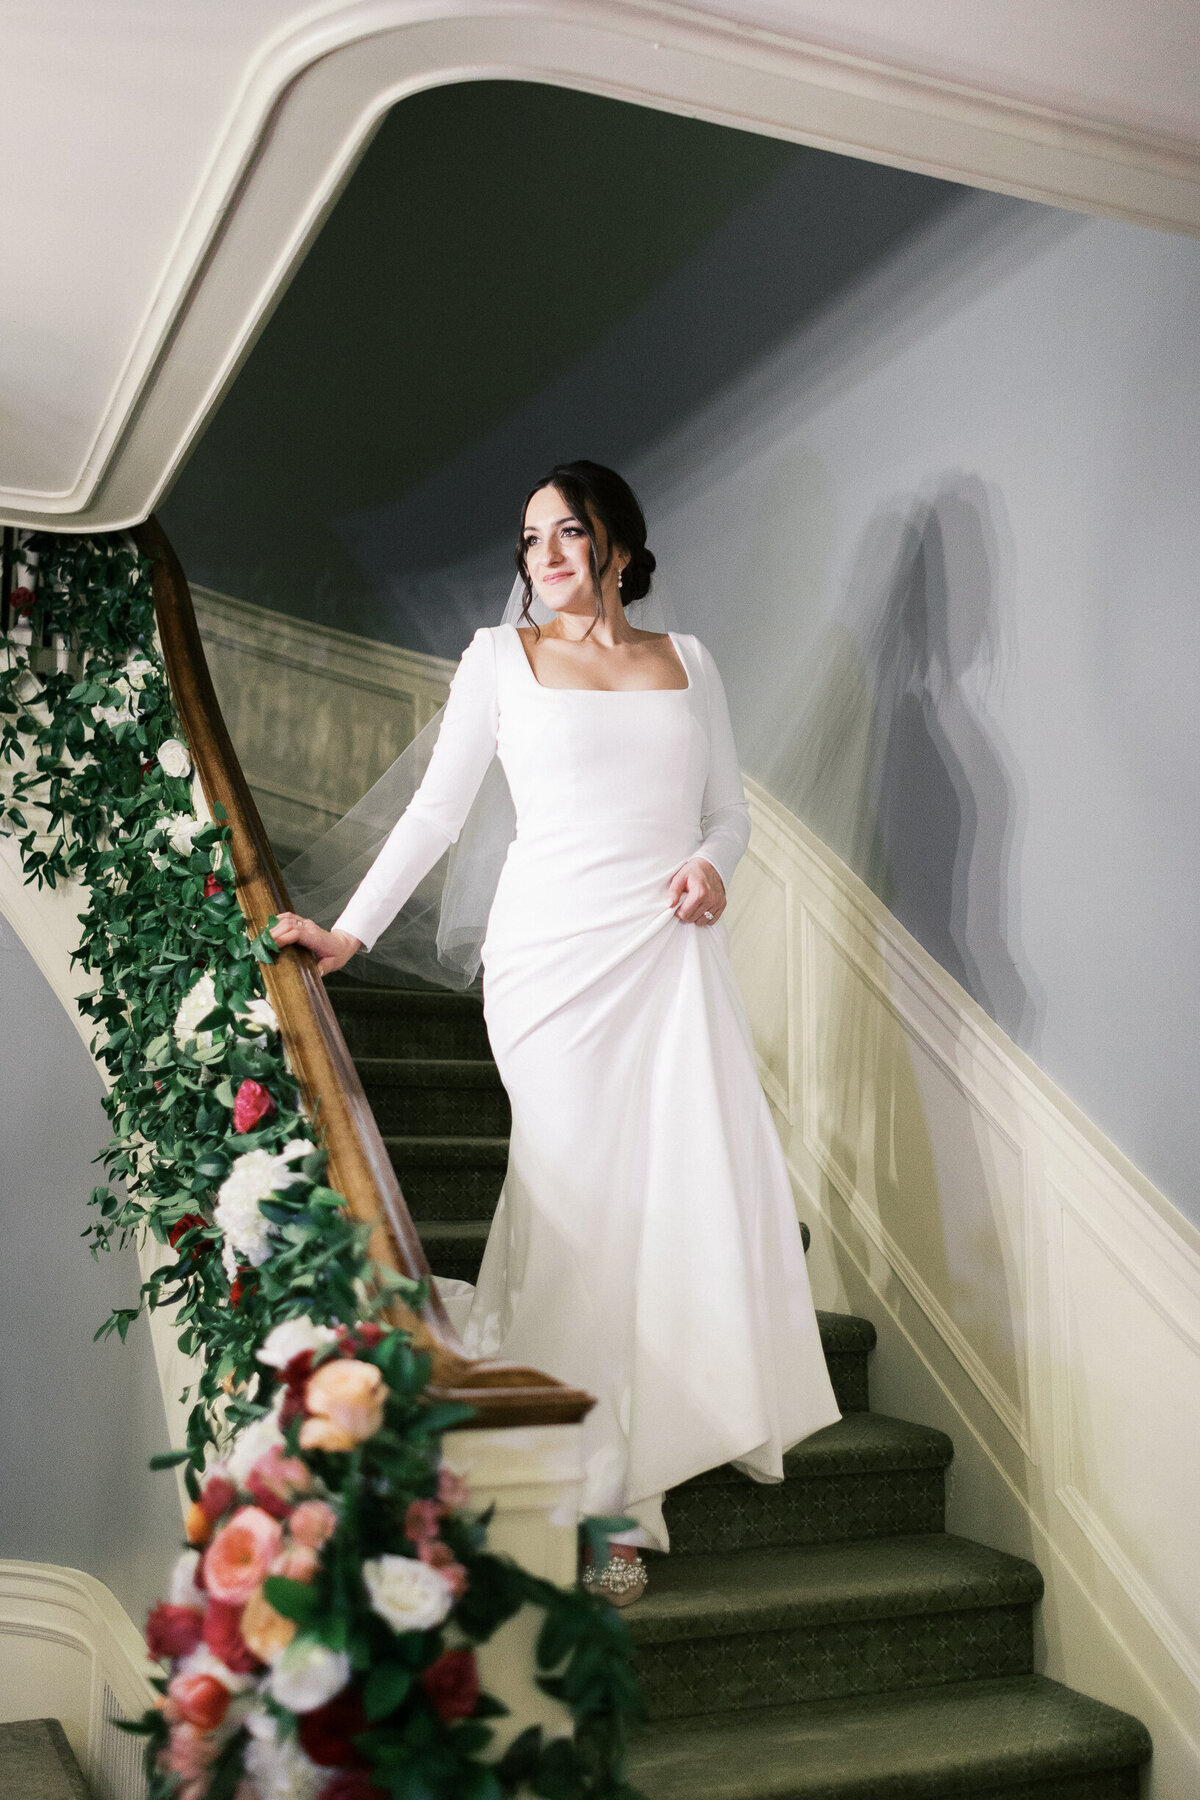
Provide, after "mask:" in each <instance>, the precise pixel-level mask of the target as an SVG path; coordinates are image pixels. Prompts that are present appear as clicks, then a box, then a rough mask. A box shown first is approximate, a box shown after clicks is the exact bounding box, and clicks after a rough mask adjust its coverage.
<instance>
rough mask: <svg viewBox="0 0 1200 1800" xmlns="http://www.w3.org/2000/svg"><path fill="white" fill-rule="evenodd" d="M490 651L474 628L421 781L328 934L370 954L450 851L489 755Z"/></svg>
mask: <svg viewBox="0 0 1200 1800" xmlns="http://www.w3.org/2000/svg"><path fill="white" fill-rule="evenodd" d="M498 727H499V703H498V699H497V686H496V644H495V638H494V635H493V633H492V632H491V631H489V630H486V629H480V630H479V631H477V632H476V633H475V636H474V637H473V638H472V639H471V642H470V643H469V644H468V645H467V648H466V649H465V650H464V651H463V654H462V658H461V660H460V662H459V665H458V668H457V669H456V670H455V672H454V679H453V681H452V682H451V683H450V692H449V695H448V696H447V699H446V708H445V711H444V713H443V714H442V724H441V730H440V731H439V732H438V739H437V743H436V744H435V745H434V749H433V754H432V756H431V757H430V759H429V767H428V768H427V769H426V771H425V777H424V780H423V781H422V782H421V785H420V787H419V788H418V789H417V791H416V793H415V794H414V795H413V797H412V799H411V801H410V802H409V804H408V806H407V807H406V808H405V810H404V812H403V813H402V814H401V816H400V818H399V819H398V820H397V822H396V824H395V825H394V826H393V828H392V830H391V832H390V834H389V835H388V837H387V839H386V841H385V843H384V846H383V848H382V850H381V851H380V852H379V855H378V856H377V857H376V858H375V861H374V862H373V863H372V864H371V867H370V868H369V869H368V871H367V873H366V875H364V877H363V879H362V880H361V881H360V882H359V884H358V886H357V887H356V888H355V890H354V893H353V894H352V895H351V897H350V901H349V904H348V905H347V906H346V908H345V910H344V912H343V913H342V915H341V917H340V918H339V919H338V920H337V921H336V923H335V925H334V930H335V931H348V932H349V933H350V935H351V936H352V937H356V938H358V939H359V940H360V942H361V943H362V944H363V946H364V948H366V949H367V950H370V949H371V948H372V947H373V945H374V943H375V940H376V939H377V938H378V937H379V936H380V934H381V933H382V932H383V931H384V930H386V928H387V926H388V925H390V924H391V922H392V920H393V919H394V918H395V916H396V914H397V913H398V912H399V910H400V908H401V907H402V906H403V905H404V902H405V901H406V900H407V899H408V897H409V895H410V894H411V893H412V892H413V889H414V888H415V887H416V886H417V883H418V882H419V881H421V880H422V879H423V878H424V876H426V875H427V874H428V873H429V871H430V869H432V867H433V865H434V863H435V862H436V861H437V860H438V858H439V856H442V855H444V853H445V852H446V851H447V850H448V849H449V848H450V845H451V844H453V843H454V842H455V841H456V839H457V837H458V834H459V832H460V831H461V830H462V828H463V823H464V821H465V819H466V816H467V814H468V812H469V811H470V810H471V802H472V801H473V800H474V798H475V795H476V794H477V793H478V791H479V785H480V783H481V782H482V780H483V777H484V775H485V774H486V773H487V770H488V766H489V764H490V763H491V760H492V758H493V756H494V755H495V753H496V733H497V730H498Z"/></svg>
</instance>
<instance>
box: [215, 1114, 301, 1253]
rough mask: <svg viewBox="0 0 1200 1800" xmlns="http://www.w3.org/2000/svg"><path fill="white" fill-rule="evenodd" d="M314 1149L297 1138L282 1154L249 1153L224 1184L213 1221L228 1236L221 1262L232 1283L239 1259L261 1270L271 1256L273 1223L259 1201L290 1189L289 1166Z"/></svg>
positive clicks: (244, 1153)
mask: <svg viewBox="0 0 1200 1800" xmlns="http://www.w3.org/2000/svg"><path fill="white" fill-rule="evenodd" d="M311 1149H312V1145H311V1144H310V1143H308V1142H306V1141H305V1140H304V1139H303V1138H297V1139H295V1141H294V1142H293V1143H290V1144H288V1145H287V1146H286V1148H285V1149H283V1150H281V1151H280V1152H279V1154H278V1155H272V1153H271V1152H270V1151H269V1150H246V1151H244V1152H243V1153H242V1155H241V1156H239V1157H238V1158H237V1160H236V1161H235V1163H234V1165H233V1167H232V1169H230V1171H229V1173H228V1175H227V1176H226V1177H225V1179H224V1181H223V1182H222V1183H221V1185H220V1187H219V1188H218V1190H217V1204H216V1207H215V1208H214V1211H213V1219H214V1222H215V1223H216V1225H217V1227H218V1229H219V1230H220V1231H222V1232H223V1233H224V1235H225V1246H224V1249H223V1250H222V1252H221V1261H222V1262H223V1263H224V1265H225V1273H226V1274H227V1275H228V1276H229V1279H230V1280H231V1281H232V1280H233V1279H234V1277H235V1275H236V1274H237V1269H238V1261H239V1259H240V1260H241V1261H242V1262H248V1263H249V1264H250V1265H251V1266H252V1267H253V1268H257V1267H258V1266H259V1264H260V1263H264V1262H266V1260H267V1257H268V1256H269V1255H270V1254H271V1231H272V1226H271V1221H270V1220H269V1219H266V1218H264V1217H263V1214H262V1212H261V1211H260V1210H259V1202H260V1201H261V1200H269V1199H270V1198H271V1197H272V1195H273V1194H275V1193H276V1192H277V1191H278V1190H279V1189H281V1188H284V1187H286V1186H287V1184H288V1173H289V1165H290V1164H291V1163H294V1162H295V1161H296V1159H297V1158H298V1157H301V1156H307V1155H308V1154H309V1152H310V1151H311Z"/></svg>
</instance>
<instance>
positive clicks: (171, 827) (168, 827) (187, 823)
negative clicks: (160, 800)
mask: <svg viewBox="0 0 1200 1800" xmlns="http://www.w3.org/2000/svg"><path fill="white" fill-rule="evenodd" d="M207 825H208V820H207V819H197V818H194V817H193V815H192V814H191V813H164V814H163V815H162V817H161V818H160V819H158V820H156V822H155V826H154V829H155V830H156V831H161V832H162V834H163V835H164V837H165V838H166V840H167V842H168V844H170V846H171V848H172V850H173V851H174V852H175V854H176V856H190V855H191V854H192V839H193V838H194V837H197V836H198V835H199V833H200V832H202V831H204V830H205V829H206V827H207Z"/></svg>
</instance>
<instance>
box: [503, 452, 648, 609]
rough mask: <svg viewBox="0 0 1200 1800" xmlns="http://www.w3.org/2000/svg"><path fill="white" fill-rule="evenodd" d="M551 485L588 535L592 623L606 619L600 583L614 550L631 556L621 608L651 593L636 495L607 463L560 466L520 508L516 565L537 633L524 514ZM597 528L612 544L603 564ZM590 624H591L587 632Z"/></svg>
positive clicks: (523, 603)
mask: <svg viewBox="0 0 1200 1800" xmlns="http://www.w3.org/2000/svg"><path fill="white" fill-rule="evenodd" d="M548 487H552V488H557V489H558V492H559V493H560V494H561V495H562V497H563V499H564V500H565V501H566V503H567V505H568V506H569V507H570V509H571V511H572V513H573V514H574V516H575V517H576V518H577V519H578V520H579V523H580V524H581V525H582V526H583V528H584V530H585V531H586V532H587V534H588V541H589V543H590V545H591V552H590V560H591V565H592V583H593V586H594V587H595V590H596V618H595V619H594V620H593V621H592V625H594V624H596V622H597V621H598V620H600V619H602V618H603V617H604V601H603V599H602V598H601V592H600V582H601V579H602V578H603V576H604V575H606V574H607V573H608V570H609V567H610V566H611V564H612V559H613V552H614V550H624V551H625V552H626V553H627V554H628V557H629V561H628V562H627V563H626V565H625V567H624V569H623V570H622V571H621V604H622V605H623V606H628V605H629V604H630V602H631V601H633V600H641V599H643V598H644V596H645V595H646V594H648V593H649V592H650V578H651V576H652V575H653V574H654V569H655V561H654V552H653V551H652V550H647V548H646V520H645V517H644V515H643V513H642V509H641V506H640V505H639V503H638V497H637V495H636V494H635V493H634V491H633V489H632V488H631V487H630V485H629V483H628V482H627V481H625V480H623V479H622V477H621V476H620V475H618V474H617V472H616V470H615V469H606V468H605V467H604V464H603V463H594V462H586V461H580V462H569V463H558V464H557V465H556V466H555V467H554V468H553V469H551V471H550V473H549V474H548V475H543V476H542V477H541V479H540V480H539V481H535V482H534V484H533V486H532V487H531V488H530V490H529V492H528V493H527V494H526V496H525V504H524V505H523V506H522V508H521V529H520V534H519V536H518V538H517V551H516V562H517V573H518V574H519V575H520V577H521V579H522V581H523V582H524V584H525V592H524V595H523V597H522V601H521V617H522V619H524V620H525V621H526V623H527V624H530V625H533V629H534V630H535V631H537V630H538V629H539V628H538V626H537V625H536V623H535V622H534V620H533V618H532V617H531V615H530V611H529V608H530V606H531V604H532V602H533V582H532V581H531V580H530V578H529V569H528V567H527V566H526V562H525V514H526V512H527V511H528V510H529V502H530V501H531V500H532V499H533V496H534V495H535V494H540V493H541V491H542V489H543V488H548ZM598 524H599V525H602V526H603V527H604V535H605V537H606V538H607V540H608V548H607V550H606V552H605V556H604V561H603V563H602V562H601V561H600V552H599V547H598V546H597V543H596V526H597V525H598ZM592 625H589V626H588V631H589V632H590V631H591V630H592ZM585 635H586V633H585Z"/></svg>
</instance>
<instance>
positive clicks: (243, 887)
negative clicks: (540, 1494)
mask: <svg viewBox="0 0 1200 1800" xmlns="http://www.w3.org/2000/svg"><path fill="white" fill-rule="evenodd" d="M133 537H134V540H135V542H136V544H137V546H138V548H139V550H140V551H141V552H142V554H143V555H144V556H146V557H149V558H150V559H151V560H152V562H153V565H154V573H153V583H154V606H155V613H156V616H157V620H158V634H159V640H160V642H161V645H162V652H163V660H164V661H165V663H166V668H167V676H168V679H169V681H170V684H171V692H172V696H173V698H174V701H175V707H176V710H177V712H178V714H179V718H180V722H181V724H182V726H183V729H184V733H185V735H186V737H187V741H188V745H189V747H190V749H191V753H192V760H193V762H194V764H195V767H196V772H197V774H198V775H199V777H200V785H201V787H202V788H203V790H204V797H205V799H206V800H207V802H208V806H209V810H210V811H211V812H213V813H214V814H216V812H217V809H218V807H220V808H223V809H224V813H225V817H226V820H227V822H228V824H229V827H230V833H231V837H232V840H233V842H232V853H233V864H234V870H235V873H236V876H237V896H238V900H239V902H240V904H241V908H242V911H243V913H244V914H245V916H246V921H247V924H248V925H249V927H250V930H251V931H252V932H254V933H256V934H257V933H258V932H260V931H261V930H262V929H263V928H264V927H265V926H266V924H267V921H268V920H269V919H270V918H271V917H272V915H273V914H276V913H281V912H286V911H288V910H290V907H291V902H290V900H289V899H288V893H287V889H286V887H285V886H284V882H283V876H282V875H281V874H280V872H279V865H278V863H277V862H276V860H275V855H274V852H273V851H272V849H271V845H270V842H269V840H268V838H267V834H266V831H265V830H264V828H263V823H262V820H261V819H260V818H259V814H258V808H257V807H256V806H255V804H254V800H253V798H252V796H251V793H250V789H249V786H248V785H247V782H246V777H245V775H244V773H243V771H242V766H241V763H240V762H239V761H238V757H237V753H236V751H235V750H234V747H233V743H232V741H231V739H230V736H229V732H228V729H227V727H226V725H225V720H224V718H223V716H222V714H221V708H220V706H219V704H218V702H217V696H216V692H215V690H214V688H213V684H212V677H211V676H210V674H209V671H208V662H207V660H206V658H205V655H204V647H203V645H202V643H201V641H200V632H199V628H198V626H197V624H196V615H195V612H194V610H193V608H192V597H191V593H190V592H189V590H188V585H187V578H186V577H185V575H184V573H183V569H182V568H181V566H180V564H179V560H178V558H177V557H176V555H175V552H174V551H173V549H172V548H171V545H170V543H169V542H168V540H167V537H166V534H165V533H164V532H163V530H162V527H161V526H160V525H159V523H158V521H157V519H154V518H151V519H149V520H147V521H146V523H145V524H143V525H140V526H138V527H137V528H136V529H135V531H134V533H133ZM263 975H264V978H265V981H266V986H267V993H268V996H269V998H270V1001H271V1004H272V1006H273V1007H274V1008H275V1012H276V1015H277V1017H278V1019H279V1026H280V1032H281V1034H282V1037H283V1042H284V1046H285V1048H286V1050H287V1053H288V1056H289V1058H290V1060H291V1065H292V1068H293V1070H294V1071H295V1075H296V1079H297V1081H298V1082H299V1084H300V1089H301V1093H302V1094H303V1097H304V1101H305V1104H306V1105H307V1106H308V1108H309V1110H310V1113H311V1112H314V1111H315V1110H316V1109H317V1108H318V1106H319V1113H318V1114H317V1116H318V1118H319V1121H320V1125H321V1127H322V1128H323V1130H324V1139H325V1146H326V1148H327V1149H328V1151H329V1177H328V1179H329V1184H330V1186H331V1187H333V1188H335V1189H336V1190H337V1192H338V1193H340V1194H344V1195H345V1197H346V1203H347V1206H348V1208H349V1211H350V1213H351V1215H352V1216H353V1217H354V1218H355V1219H357V1220H359V1221H360V1222H362V1223H365V1224H368V1225H370V1226H371V1228H372V1230H371V1237H370V1246H369V1247H370V1253H371V1255H372V1256H373V1257H374V1259H375V1261H376V1262H378V1263H380V1264H382V1265H383V1266H384V1267H386V1268H391V1269H398V1270H399V1271H400V1272H401V1273H402V1274H405V1275H412V1276H417V1277H425V1276H428V1274H429V1264H428V1263H427V1262H426V1260H425V1252H424V1251H423V1250H422V1248H421V1241H420V1238H419V1237H418V1236H417V1231H416V1228H415V1226H414V1225H413V1222H412V1219H411V1218H410V1217H409V1213H408V1208H407V1206H406V1205H405V1203H404V1195H403V1194H402V1192H401V1190H400V1184H399V1182H398V1181H397V1179H396V1173H395V1170H394V1169H393V1167H392V1163H391V1159H390V1157H389V1156H388V1153H387V1148H386V1146H385V1144H384V1142H383V1139H382V1137H381V1136H380V1134H379V1127H378V1126H377V1124H376V1123H375V1117H374V1114H373V1113H372V1111H371V1108H370V1105H369V1104H368V1101H367V1097H366V1094H365V1093H364V1092H363V1087H362V1082H361V1081H360V1080H359V1076H358V1071H357V1069H356V1068H355V1066H354V1063H353V1061H352V1060H351V1057H350V1052H349V1050H348V1049H347V1048H346V1042H345V1039H344V1038H343V1037H342V1032H341V1027H340V1026H339V1024H338V1022H337V1018H336V1016H335V1014H334V1011H333V1007H332V1005H331V1004H330V1000H329V996H328V994H327V993H326V992H325V984H324V982H323V981H322V980H321V978H320V976H319V975H318V974H317V971H316V962H315V960H314V959H313V957H312V956H311V955H310V953H309V952H308V951H307V950H301V949H299V948H298V947H294V948H290V949H286V950H284V951H282V952H281V954H280V956H279V958H278V960H277V961H276V962H274V963H267V964H264V965H263ZM393 1312H394V1316H395V1317H396V1319H397V1322H398V1323H402V1324H404V1325H406V1326H407V1327H408V1328H409V1329H411V1330H412V1332H413V1336H414V1341H415V1342H416V1343H418V1344H419V1345H420V1347H421V1348H423V1349H426V1350H428V1351H429V1353H430V1355H431V1357H432V1361H433V1383H434V1386H435V1388H436V1390H437V1391H438V1393H439V1394H441V1395H445V1396H446V1397H448V1398H456V1399H462V1400H464V1401H468V1402H469V1403H470V1404H471V1405H472V1406H474V1407H475V1408H476V1409H477V1410H476V1416H475V1419H474V1420H473V1421H472V1423H473V1424H474V1425H476V1426H478V1427H491V1426H503V1425H559V1424H570V1423H574V1422H575V1421H577V1420H579V1419H581V1418H582V1417H583V1416H584V1414H585V1413H586V1412H587V1411H588V1409H589V1408H590V1407H591V1405H592V1400H591V1397H590V1396H589V1395H588V1394H585V1393H582V1392H581V1391H580V1390H579V1389H576V1388H571V1387H567V1386H566V1385H565V1384H564V1383H562V1382H559V1381H555V1380H554V1379H553V1378H552V1377H551V1376H549V1375H543V1374H540V1373H539V1372H538V1371H537V1370H534V1369H525V1368H520V1367H517V1366H515V1365H513V1364H509V1363H492V1362H472V1361H471V1360H470V1359H469V1358H468V1357H467V1356H466V1355H465V1354H464V1353H463V1348H462V1344H461V1343H460V1341H459V1339H458V1336H457V1334H456V1332H455V1330H454V1327H453V1326H452V1325H451V1323H450V1321H449V1319H448V1318H447V1316H446V1311H445V1308H444V1307H443V1305H442V1302H441V1300H440V1299H439V1297H438V1296H437V1294H436V1293H434V1292H431V1294H430V1298H429V1301H428V1302H427V1304H426V1306H425V1308H424V1310H423V1312H422V1313H421V1314H420V1316H418V1315H416V1314H415V1313H413V1312H412V1311H411V1310H410V1309H409V1308H407V1307H404V1306H403V1305H401V1304H399V1303H397V1305H396V1306H395V1307H394V1309H393Z"/></svg>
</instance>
